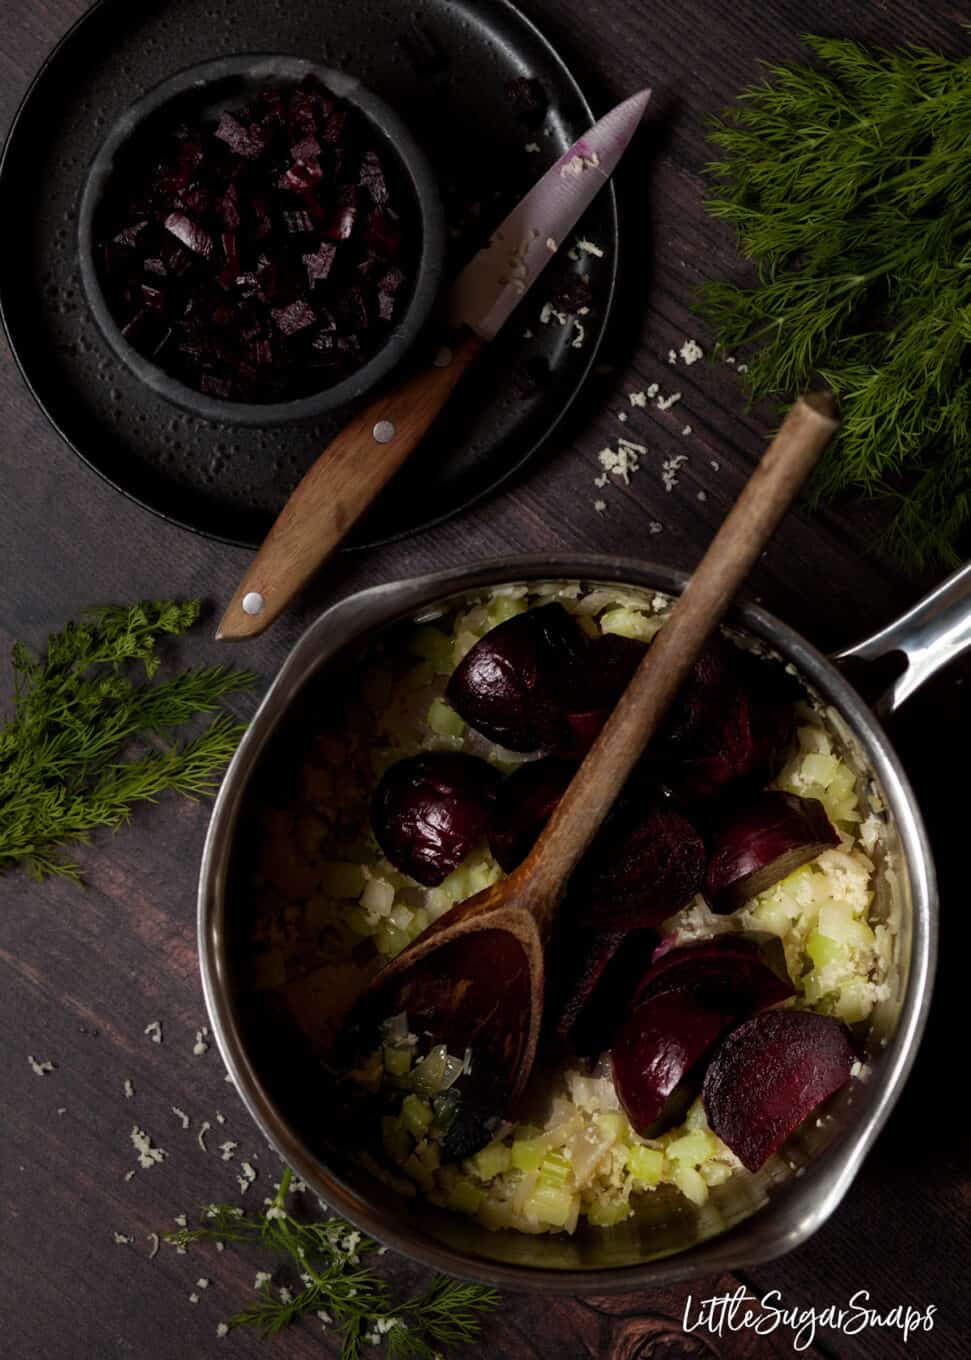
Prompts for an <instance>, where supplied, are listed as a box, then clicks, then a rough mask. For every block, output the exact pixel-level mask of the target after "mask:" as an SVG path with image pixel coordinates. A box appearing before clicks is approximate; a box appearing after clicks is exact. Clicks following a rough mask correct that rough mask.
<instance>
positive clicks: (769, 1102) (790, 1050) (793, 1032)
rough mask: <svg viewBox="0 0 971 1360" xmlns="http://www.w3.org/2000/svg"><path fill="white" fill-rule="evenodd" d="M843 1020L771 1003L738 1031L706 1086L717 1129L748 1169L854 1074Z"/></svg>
mask: <svg viewBox="0 0 971 1360" xmlns="http://www.w3.org/2000/svg"><path fill="white" fill-rule="evenodd" d="M855 1056H856V1055H855V1054H854V1052H853V1049H852V1047H851V1045H850V1040H849V1036H848V1034H847V1032H846V1030H845V1028H844V1027H843V1026H842V1025H841V1024H840V1023H839V1021H838V1020H834V1019H833V1018H832V1016H828V1015H817V1014H816V1013H815V1012H814V1011H790V1010H786V1011H765V1012H764V1013H763V1014H762V1015H756V1016H754V1017H753V1018H752V1019H751V1020H749V1021H747V1022H746V1023H745V1024H744V1025H740V1026H739V1028H738V1029H736V1030H735V1031H733V1033H731V1034H730V1035H729V1036H728V1038H727V1039H725V1041H724V1043H722V1044H721V1046H720V1047H719V1049H718V1051H717V1053H716V1054H715V1056H714V1058H713V1059H712V1061H711V1065H710V1066H709V1068H708V1072H707V1075H706V1077H705V1083H704V1087H703V1089H702V1099H703V1100H704V1105H705V1113H706V1114H707V1116H708V1123H709V1124H710V1125H711V1128H712V1130H713V1131H714V1132H715V1133H716V1134H717V1135H718V1137H719V1138H720V1139H721V1140H722V1142H724V1143H727V1144H728V1146H729V1147H730V1148H731V1150H732V1151H733V1152H734V1153H735V1156H736V1157H738V1158H739V1159H740V1160H741V1162H742V1163H743V1164H744V1165H745V1166H746V1167H747V1168H748V1169H749V1171H758V1169H759V1167H760V1166H762V1165H763V1163H764V1162H765V1161H766V1160H767V1159H768V1158H769V1157H771V1156H772V1154H773V1153H774V1152H777V1151H778V1149H779V1148H780V1147H781V1146H782V1144H783V1143H784V1142H785V1141H786V1139H787V1138H788V1137H789V1135H790V1134H791V1133H792V1132H793V1131H794V1130H795V1129H796V1128H798V1126H799V1125H800V1124H801V1123H802V1122H803V1120H804V1119H807V1118H808V1117H809V1115H811V1114H812V1112H813V1110H815V1109H816V1107H817V1105H820V1104H821V1103H822V1102H823V1101H824V1100H826V1098H827V1097H828V1096H831V1095H832V1094H833V1092H834V1091H838V1090H839V1089H840V1087H841V1086H844V1085H845V1084H846V1082H847V1081H849V1079H850V1070H851V1068H852V1066H853V1062H854V1059H855Z"/></svg>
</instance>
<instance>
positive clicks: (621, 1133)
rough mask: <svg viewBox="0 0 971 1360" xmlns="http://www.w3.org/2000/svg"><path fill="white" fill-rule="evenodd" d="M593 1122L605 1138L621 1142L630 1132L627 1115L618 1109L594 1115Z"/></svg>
mask: <svg viewBox="0 0 971 1360" xmlns="http://www.w3.org/2000/svg"><path fill="white" fill-rule="evenodd" d="M593 1122H594V1123H595V1124H596V1126H597V1128H598V1129H599V1130H600V1132H601V1133H602V1134H603V1135H604V1137H605V1138H612V1139H613V1140H614V1142H617V1143H622V1142H623V1141H624V1139H625V1138H626V1137H627V1135H628V1133H629V1132H630V1125H629V1124H628V1123H627V1116H626V1115H624V1114H621V1113H620V1111H619V1110H608V1111H607V1112H606V1113H605V1114H598V1115H594V1119H593Z"/></svg>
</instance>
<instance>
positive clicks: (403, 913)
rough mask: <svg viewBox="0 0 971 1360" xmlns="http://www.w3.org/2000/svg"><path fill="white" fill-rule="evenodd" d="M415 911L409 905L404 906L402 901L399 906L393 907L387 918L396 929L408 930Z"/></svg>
mask: <svg viewBox="0 0 971 1360" xmlns="http://www.w3.org/2000/svg"><path fill="white" fill-rule="evenodd" d="M414 916H415V913H414V912H413V911H412V909H411V907H406V906H405V904H404V903H403V902H402V903H401V905H400V906H397V907H393V908H392V911H391V915H390V916H389V917H388V920H389V921H390V922H391V924H392V925H393V926H396V927H397V929H398V930H408V929H409V927H410V926H411V923H412V921H413V920H414Z"/></svg>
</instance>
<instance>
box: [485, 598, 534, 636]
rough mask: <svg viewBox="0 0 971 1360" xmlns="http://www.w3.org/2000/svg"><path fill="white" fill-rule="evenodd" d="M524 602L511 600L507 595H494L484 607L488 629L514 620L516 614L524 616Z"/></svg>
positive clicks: (522, 600)
mask: <svg viewBox="0 0 971 1360" xmlns="http://www.w3.org/2000/svg"><path fill="white" fill-rule="evenodd" d="M525 612H526V601H525V600H524V599H512V598H511V597H510V596H509V595H496V596H494V597H493V599H491V600H490V601H489V603H488V605H487V606H486V617H487V618H488V620H489V627H490V628H495V627H496V625H497V624H499V623H505V622H506V620H507V619H511V618H514V617H515V615H516V614H525Z"/></svg>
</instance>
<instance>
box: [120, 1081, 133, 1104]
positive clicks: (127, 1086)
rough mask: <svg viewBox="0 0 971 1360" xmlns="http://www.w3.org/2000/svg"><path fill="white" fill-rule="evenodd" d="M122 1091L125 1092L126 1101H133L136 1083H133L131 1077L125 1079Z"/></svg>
mask: <svg viewBox="0 0 971 1360" xmlns="http://www.w3.org/2000/svg"><path fill="white" fill-rule="evenodd" d="M121 1089H122V1090H123V1091H124V1093H125V1099H126V1100H131V1098H132V1096H133V1095H134V1094H135V1085H134V1083H133V1081H132V1079H131V1077H126V1078H125V1081H124V1085H123V1086H122V1088H121Z"/></svg>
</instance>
